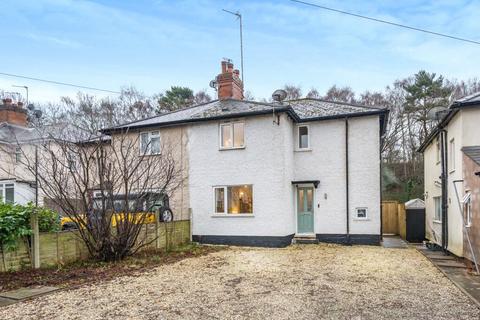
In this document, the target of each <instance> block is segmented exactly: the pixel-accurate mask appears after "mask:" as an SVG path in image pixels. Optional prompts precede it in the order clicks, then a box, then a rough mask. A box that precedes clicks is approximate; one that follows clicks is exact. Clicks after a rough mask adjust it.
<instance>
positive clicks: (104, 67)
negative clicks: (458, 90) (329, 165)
mask: <svg viewBox="0 0 480 320" xmlns="http://www.w3.org/2000/svg"><path fill="white" fill-rule="evenodd" d="M311 1H312V2H315V3H318V4H321V5H326V6H331V7H334V8H338V9H342V10H347V11H352V12H355V13H359V14H363V15H369V16H373V17H377V18H381V19H387V20H391V21H394V22H398V23H404V24H409V25H412V26H416V27H421V28H426V29H431V30H435V31H437V32H443V33H448V34H452V35H457V36H460V37H465V38H470V39H473V40H480V38H479V35H480V23H479V20H478V19H479V18H478V12H480V1H459V0H457V1H449V0H435V1H434V0H432V1H417V0H405V1H398V0H395V1H394V0H388V1H384V0H382V1H380V0H377V1H368V2H367V1H357V0H346V1H341V2H340V1H333V0H311ZM222 8H224V9H228V10H232V11H237V10H239V11H240V12H241V13H242V15H243V17H244V45H245V84H246V89H247V90H249V91H251V92H252V93H253V95H254V96H255V97H257V98H263V97H269V96H270V94H271V93H272V92H273V91H274V90H275V89H276V88H279V87H281V86H283V85H284V84H295V85H300V86H301V87H302V88H303V89H304V91H307V90H308V89H309V88H311V87H316V88H318V90H319V91H320V92H324V91H325V90H326V89H327V88H329V87H330V86H331V85H333V84H337V85H341V86H344V85H346V86H350V87H352V88H353V89H354V90H356V91H364V90H367V89H368V90H381V89H382V88H383V87H385V86H386V85H388V84H390V83H392V82H393V81H394V80H395V79H398V78H402V77H406V76H409V75H412V74H414V73H415V72H417V71H418V70H420V69H426V70H427V71H430V72H437V73H440V74H443V75H445V76H446V77H449V78H457V79H468V78H473V77H476V76H479V75H480V58H479V57H480V46H479V45H473V44H467V43H462V42H458V41H454V40H449V39H445V38H439V37H435V36H432V35H427V34H422V33H418V32H413V31H409V30H405V29H399V28H396V27H393V26H387V25H383V24H377V23H373V22H369V21H365V20H360V19H356V18H353V17H349V16H345V15H340V14H337V13H333V12H328V11H323V10H319V9H315V8H312V7H306V6H303V5H300V4H297V3H293V2H290V1H288V0H279V1H246V0H241V1H240V0H237V1H220V0H218V1H215V0H201V1H193V0H192V1H167V0H165V1H153V0H137V1H114V0H111V1H81V0H78V1H70V0H22V1H18V0H2V1H0V12H2V18H1V19H0V39H1V41H2V46H3V48H2V50H0V72H5V73H15V74H20V75H28V76H33V77H38V78H45V79H51V80H56V81H63V82H70V83H75V84H80V85H85V86H92V87H99V88H103V89H110V90H114V91H117V90H119V89H120V88H121V87H122V86H129V85H133V86H135V87H137V88H138V89H140V90H141V91H143V92H145V93H146V94H153V93H157V92H161V91H163V90H165V89H167V88H169V87H170V86H171V85H182V86H188V87H191V88H192V89H194V90H200V89H208V91H209V93H210V94H211V95H213V96H214V95H215V93H214V92H213V91H212V90H211V89H209V88H208V83H209V81H210V80H211V79H213V78H214V77H215V76H216V75H217V74H218V72H219V69H220V61H221V59H222V58H223V57H228V58H231V59H233V61H234V63H235V65H236V66H237V67H240V54H239V51H240V50H239V35H238V33H239V32H238V23H237V22H236V21H235V18H234V17H233V16H230V15H228V14H226V13H224V12H222V11H221V9H222ZM13 84H16V85H27V86H29V87H30V99H31V100H34V101H45V100H58V98H59V97H60V96H61V95H74V94H75V93H76V92H77V91H78V89H74V88H68V87H62V86H55V85H48V84H44V83H41V82H34V81H26V80H21V79H15V78H11V77H6V76H2V75H0V89H4V90H6V91H12V90H13V91H15V90H18V89H15V88H12V85H13ZM88 92H89V93H91V94H99V95H104V94H102V93H97V92H95V91H88Z"/></svg>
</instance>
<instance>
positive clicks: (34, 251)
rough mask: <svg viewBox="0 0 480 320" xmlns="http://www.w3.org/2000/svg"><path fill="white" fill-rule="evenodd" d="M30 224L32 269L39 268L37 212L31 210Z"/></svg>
mask: <svg viewBox="0 0 480 320" xmlns="http://www.w3.org/2000/svg"><path fill="white" fill-rule="evenodd" d="M30 222H31V224H32V258H33V259H32V260H33V261H32V264H33V268H34V269H38V268H40V232H39V230H38V215H37V210H36V209H35V210H33V213H32V215H31V217H30Z"/></svg>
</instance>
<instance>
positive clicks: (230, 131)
mask: <svg viewBox="0 0 480 320" xmlns="http://www.w3.org/2000/svg"><path fill="white" fill-rule="evenodd" d="M244 147H245V123H244V122H241V121H237V122H228V123H222V124H220V149H239V148H244Z"/></svg>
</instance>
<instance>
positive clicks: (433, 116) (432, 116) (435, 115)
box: [427, 107, 448, 121]
mask: <svg viewBox="0 0 480 320" xmlns="http://www.w3.org/2000/svg"><path fill="white" fill-rule="evenodd" d="M447 113H448V109H447V108H445V107H435V108H432V109H430V111H428V113H427V119H429V120H435V121H439V120H441V119H442V118H443V117H444V116H445V114H447Z"/></svg>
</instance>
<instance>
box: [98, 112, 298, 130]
mask: <svg viewBox="0 0 480 320" xmlns="http://www.w3.org/2000/svg"><path fill="white" fill-rule="evenodd" d="M291 109H292V108H291V107H290V106H284V107H278V106H275V112H289V111H290V110H291ZM272 112H273V110H259V111H249V112H238V113H230V114H224V115H220V116H213V117H206V118H189V119H182V120H175V121H168V122H163V123H149V124H145V125H140V126H119V127H114V128H108V129H102V130H100V132H102V133H104V134H109V133H114V132H122V131H130V130H137V129H141V128H152V127H155V128H160V127H170V126H174V125H182V124H190V123H197V122H206V121H214V120H222V119H231V118H239V117H249V116H256V115H264V114H271V113H272Z"/></svg>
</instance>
